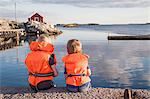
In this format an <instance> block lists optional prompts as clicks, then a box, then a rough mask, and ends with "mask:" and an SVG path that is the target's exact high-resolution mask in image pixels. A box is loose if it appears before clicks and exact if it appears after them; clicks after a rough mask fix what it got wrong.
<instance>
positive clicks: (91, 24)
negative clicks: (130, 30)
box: [55, 23, 150, 27]
mask: <svg viewBox="0 0 150 99" xmlns="http://www.w3.org/2000/svg"><path fill="white" fill-rule="evenodd" d="M97 25H100V26H112V25H114V26H118V25H150V23H131V24H98V23H87V24H79V23H68V24H56V25H55V26H62V27H67V26H68V27H77V26H97Z"/></svg>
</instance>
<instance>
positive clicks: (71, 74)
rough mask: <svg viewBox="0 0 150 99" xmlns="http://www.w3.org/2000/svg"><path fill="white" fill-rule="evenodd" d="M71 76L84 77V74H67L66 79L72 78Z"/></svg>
mask: <svg viewBox="0 0 150 99" xmlns="http://www.w3.org/2000/svg"><path fill="white" fill-rule="evenodd" d="M72 76H86V75H85V74H69V75H68V76H67V77H72Z"/></svg>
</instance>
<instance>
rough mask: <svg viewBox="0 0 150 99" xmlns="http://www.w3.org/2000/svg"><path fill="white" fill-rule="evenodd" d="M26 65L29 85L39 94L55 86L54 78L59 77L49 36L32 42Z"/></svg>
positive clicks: (44, 35)
mask: <svg viewBox="0 0 150 99" xmlns="http://www.w3.org/2000/svg"><path fill="white" fill-rule="evenodd" d="M30 50H31V52H30V53H28V55H27V57H26V59H25V64H26V66H27V69H28V72H29V78H28V81H29V85H30V87H31V88H32V89H33V90H34V91H35V92H37V91H38V90H45V89H49V88H51V87H53V86H54V84H53V81H52V80H53V77H56V76H58V72H57V69H56V56H55V54H54V46H53V45H52V43H51V39H50V37H49V35H48V34H47V35H46V34H42V35H41V36H40V37H39V38H38V41H37V42H31V44H30Z"/></svg>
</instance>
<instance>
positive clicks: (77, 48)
mask: <svg viewBox="0 0 150 99" xmlns="http://www.w3.org/2000/svg"><path fill="white" fill-rule="evenodd" d="M67 51H68V54H73V53H82V44H81V42H80V41H79V40H77V39H71V40H69V41H68V43H67Z"/></svg>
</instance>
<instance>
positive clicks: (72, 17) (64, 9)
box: [0, 0, 150, 24]
mask: <svg viewBox="0 0 150 99" xmlns="http://www.w3.org/2000/svg"><path fill="white" fill-rule="evenodd" d="M15 2H16V15H17V21H27V19H28V17H29V16H31V15H32V14H33V13H35V12H38V13H39V14H41V15H42V16H44V20H45V21H46V22H49V23H51V24H63V23H81V24H85V23H99V24H129V23H150V0H0V18H5V19H10V20H15Z"/></svg>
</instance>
